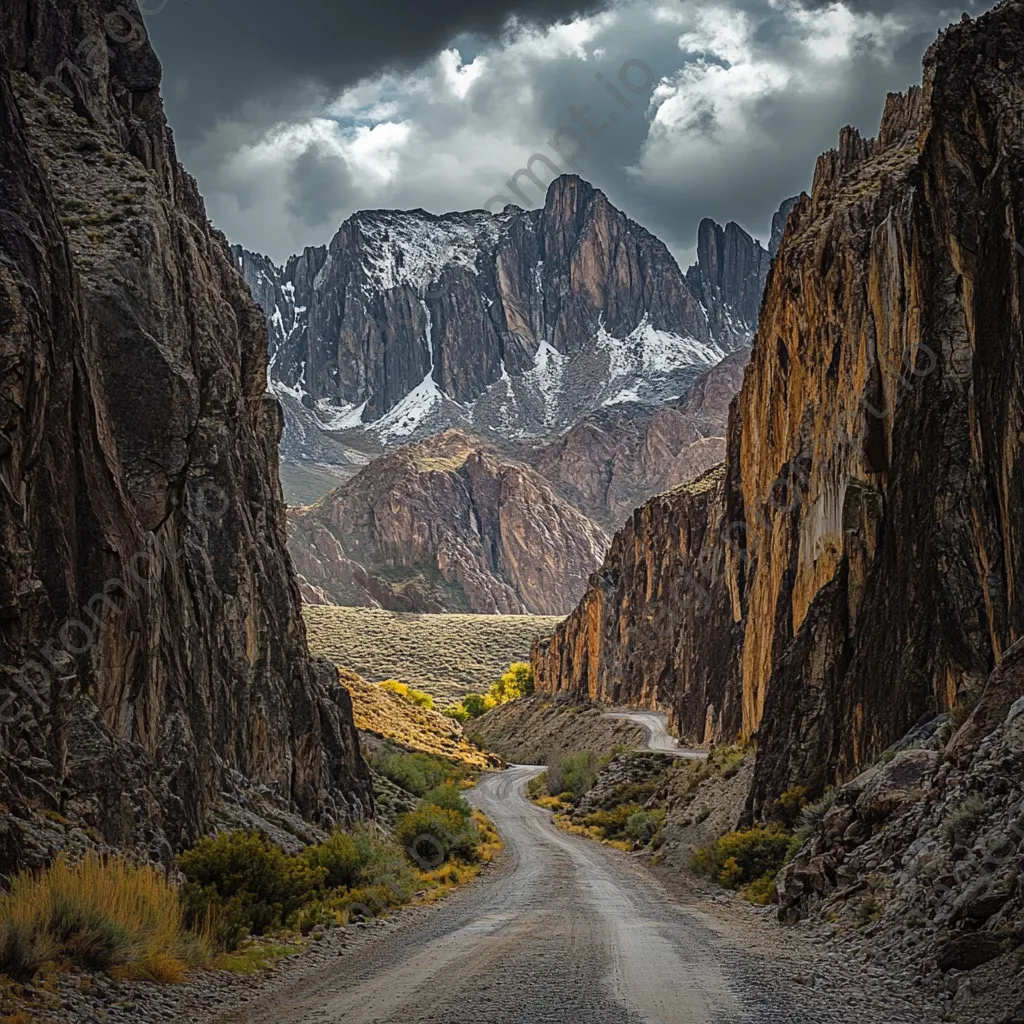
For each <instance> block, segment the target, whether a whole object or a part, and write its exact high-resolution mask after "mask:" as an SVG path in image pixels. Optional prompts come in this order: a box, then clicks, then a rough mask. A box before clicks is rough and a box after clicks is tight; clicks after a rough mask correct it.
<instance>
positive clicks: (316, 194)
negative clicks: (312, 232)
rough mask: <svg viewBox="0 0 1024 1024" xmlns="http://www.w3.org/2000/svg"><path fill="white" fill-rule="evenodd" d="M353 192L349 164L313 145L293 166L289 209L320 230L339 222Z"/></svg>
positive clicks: (302, 220)
mask: <svg viewBox="0 0 1024 1024" xmlns="http://www.w3.org/2000/svg"><path fill="white" fill-rule="evenodd" d="M351 191H352V176H351V174H350V173H349V170H348V167H347V166H346V165H345V161H344V160H342V159H341V158H340V157H339V156H338V155H337V154H336V153H331V152H329V151H328V150H326V149H324V148H323V147H322V146H317V145H313V146H310V147H309V148H308V149H306V150H305V151H304V152H303V153H302V154H301V155H300V156H299V157H298V158H297V159H296V160H295V162H294V163H293V164H292V167H291V170H290V172H289V175H288V198H287V200H286V202H285V209H286V210H287V212H288V214H289V215H290V216H291V217H293V218H295V219H296V220H298V221H301V222H302V223H303V224H305V225H307V226H309V227H311V228H316V227H319V226H320V225H321V224H323V223H324V222H328V223H333V222H334V221H335V220H337V219H338V217H339V215H340V211H341V210H343V209H344V207H345V200H346V199H347V197H348V195H349V194H350V193H351Z"/></svg>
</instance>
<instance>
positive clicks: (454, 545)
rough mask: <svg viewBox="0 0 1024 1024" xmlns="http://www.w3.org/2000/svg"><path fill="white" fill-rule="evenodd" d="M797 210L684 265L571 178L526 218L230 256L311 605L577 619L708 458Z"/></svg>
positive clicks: (705, 233)
mask: <svg viewBox="0 0 1024 1024" xmlns="http://www.w3.org/2000/svg"><path fill="white" fill-rule="evenodd" d="M793 202H795V200H793V201H790V202H788V203H786V204H784V206H783V208H782V210H780V213H779V215H778V217H777V218H776V225H775V231H774V232H773V238H772V241H771V243H770V246H769V249H765V248H764V247H763V246H762V245H761V244H760V243H759V242H757V241H756V240H755V239H753V238H751V237H750V236H749V235H748V234H747V233H746V232H745V231H743V230H742V229H741V228H740V227H739V226H738V225H736V224H732V223H730V224H728V225H726V226H725V227H721V226H720V225H718V224H716V223H714V222H713V221H711V220H705V221H703V222H702V223H701V225H700V228H699V231H698V238H697V263H696V264H695V265H694V266H693V267H691V268H690V269H689V271H687V272H686V273H685V274H684V273H683V272H682V271H681V270H680V269H679V266H678V264H677V263H676V261H675V260H674V259H673V257H672V256H671V254H670V253H669V252H668V249H667V248H666V247H665V245H664V244H663V243H662V242H660V241H659V240H658V239H657V238H655V237H654V236H653V235H651V234H650V233H649V232H647V231H646V230H645V229H644V228H642V227H641V226H640V225H638V224H636V223H635V222H634V221H632V220H630V219H629V218H628V217H626V216H625V215H624V214H623V213H622V212H621V211H619V210H617V209H616V208H615V207H614V206H612V205H611V203H609V201H608V199H607V197H606V196H605V195H604V194H603V193H602V192H601V191H600V190H598V189H595V188H593V187H592V186H591V185H589V184H588V183H587V182H585V181H583V180H582V179H580V178H579V177H577V176H575V175H564V176H562V177H559V178H557V179H555V180H554V181H553V182H552V183H551V185H550V187H549V189H548V192H547V196H546V201H545V204H544V206H543V208H541V209H538V210H535V211H530V212H527V211H524V210H521V209H519V208H517V207H512V206H510V207H507V208H506V209H505V210H504V211H503V212H502V213H500V214H497V215H490V214H486V213H483V212H471V213H459V214H447V215H444V216H434V215H432V214H428V213H425V212H424V211H422V210H414V211H407V212H401V211H385V210H376V211H368V212H361V213H357V214H355V215H353V216H352V217H351V218H349V220H347V221H346V222H345V224H343V225H342V227H341V229H340V230H339V232H338V234H337V235H336V236H335V238H334V239H333V240H332V242H331V244H330V246H329V247H322V248H310V249H307V250H305V252H304V253H303V254H302V255H301V256H296V257H293V258H292V259H291V260H289V261H288V262H287V263H286V265H285V266H284V267H278V266H275V265H274V264H273V263H272V262H271V261H270V260H268V259H267V258H266V257H263V256H259V255H256V254H253V253H250V252H247V251H246V250H244V249H242V248H240V247H237V246H236V247H235V248H234V249H233V255H234V258H235V259H236V260H237V261H238V265H239V268H240V270H241V271H242V273H243V275H244V276H245V278H246V280H247V281H248V282H249V285H250V287H251V289H252V291H253V294H254V296H255V297H256V298H257V300H258V301H259V302H260V304H261V306H262V308H263V310H264V312H265V313H266V314H267V327H268V336H269V368H268V387H269V390H270V392H271V393H272V394H273V395H274V396H275V397H277V398H278V399H279V400H280V401H281V404H282V407H283V409H284V412H285V430H284V437H283V441H282V479H283V481H284V483H285V489H286V497H287V498H289V499H291V503H292V504H293V505H296V506H300V505H310V506H312V507H311V508H308V509H301V510H293V512H292V515H291V524H292V528H291V531H290V549H291V552H292V556H293V559H294V561H295V563H296V565H297V567H298V569H299V572H300V575H301V577H302V580H303V585H304V594H305V596H306V599H307V600H310V601H333V602H337V603H346V604H358V605H368V606H371V607H372V606H381V607H385V608H389V609H393V610H413V611H440V610H446V611H457V610H462V611H474V612H503V611H504V612H538V613H543V614H561V613H565V612H567V611H569V609H570V608H571V607H572V605H573V604H574V603H575V601H576V600H577V599H578V598H579V597H580V596H581V594H582V592H583V588H584V586H585V583H586V579H587V577H588V576H589V574H590V572H592V571H593V570H594V569H595V568H596V567H597V565H598V564H600V561H601V558H602V557H603V555H604V552H605V550H606V548H607V543H608V537H607V534H608V533H610V532H611V531H613V530H614V529H616V528H617V527H618V526H619V525H620V524H621V522H622V520H623V519H624V518H625V517H626V516H627V515H628V514H629V513H630V512H631V511H632V509H633V508H634V507H635V506H636V505H638V504H641V503H642V502H643V501H645V500H646V499H647V498H648V497H650V496H651V495H652V494H655V493H658V492H659V491H662V490H665V489H667V488H670V487H672V486H675V485H677V484H679V483H681V482H683V481H685V480H688V479H692V478H693V477H694V476H696V475H698V474H699V473H700V472H702V471H704V470H705V469H707V468H708V467H710V466H711V465H714V464H715V463H716V462H718V461H720V460H721V458H722V457H723V454H724V436H725V426H726V419H727V416H728V406H729V402H730V401H731V399H732V397H733V395H734V394H735V393H736V391H737V390H738V389H739V384H740V381H741V379H742V371H743V367H744V365H745V364H746V360H747V358H748V356H749V342H750V340H751V338H752V336H753V332H754V330H755V327H756V321H757V312H758V307H759V303H760V297H761V294H762V292H763V288H764V282H765V279H766V277H767V273H768V268H769V266H770V263H771V255H772V250H773V249H774V247H775V246H776V245H777V243H778V234H779V232H780V231H781V228H780V225H781V224H782V223H783V222H784V218H785V216H786V213H787V212H788V210H789V208H790V207H791V206H792V203H793ZM410 443H412V444H413V447H412V448H411V449H410V450H409V451H408V452H406V451H403V450H402V445H403V444H410ZM353 476H354V477H355V479H351V478H352V477H353ZM485 480H486V483H485ZM328 491H329V492H330V493H325V492H328ZM356 524H359V525H358V527H357V525H356ZM530 543H536V544H539V545H541V547H542V548H543V549H544V558H545V559H546V560H547V562H548V568H547V569H546V570H544V571H540V570H539V565H538V563H537V561H536V557H533V558H531V557H526V558H525V560H524V553H525V550H526V547H528V546H529V544H530ZM516 552H518V553H516ZM531 562H532V569H529V570H528V571H527V566H528V565H529V564H531ZM470 565H472V569H470V568H469V566H470Z"/></svg>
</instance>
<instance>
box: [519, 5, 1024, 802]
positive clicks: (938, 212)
mask: <svg viewBox="0 0 1024 1024" xmlns="http://www.w3.org/2000/svg"><path fill="white" fill-rule="evenodd" d="M1022 44H1024V5H1022V4H1021V3H1020V2H1019V0H1013V2H1004V3H1002V4H1000V5H999V6H998V7H996V8H995V9H994V10H993V11H992V12H990V13H989V14H987V15H985V16H984V17H981V18H979V19H978V20H976V21H972V20H970V19H969V18H966V16H965V20H964V21H963V22H962V23H960V24H957V25H955V26H953V27H951V28H950V29H949V30H947V31H946V32H944V33H943V34H942V36H941V37H940V39H939V40H938V42H937V43H936V44H935V45H934V46H933V47H932V48H931V49H930V50H929V52H928V54H927V56H926V59H925V64H924V84H923V87H921V88H913V89H911V90H910V91H909V92H908V93H907V94H903V95H890V97H889V98H888V101H887V103H886V106H885V111H884V114H883V118H882V125H881V130H880V132H879V134H878V137H877V138H874V139H865V138H862V137H861V136H860V135H859V134H858V133H857V132H856V131H855V130H854V129H852V128H847V129H844V130H843V132H842V134H841V136H840V140H839V147H838V148H837V149H836V150H833V151H831V152H829V153H827V154H825V155H824V156H823V157H822V158H821V159H820V160H819V161H818V164H817V168H816V172H815V176H814V185H813V189H812V191H811V193H810V194H809V195H807V194H805V195H803V196H801V197H800V199H799V200H798V201H797V202H796V204H795V205H794V206H793V208H792V210H791V212H789V214H788V219H787V223H786V228H785V233H784V237H783V238H782V239H781V244H780V245H779V248H778V252H777V255H776V257H775V259H774V261H773V264H772V269H771V272H770V274H769V277H768V282H767V287H766V291H765V296H764V301H763V304H762V307H761V313H760V324H759V328H758V333H757V336H756V339H755V342H754V346H753V355H752V357H751V362H750V364H749V366H748V367H747V370H746V373H745V377H744V383H743V388H742V390H741V392H740V394H739V396H738V398H737V399H736V401H735V403H734V405H733V408H732V412H731V417H730V425H729V431H728V437H727V443H726V461H725V465H724V469H723V471H722V473H721V475H720V477H709V478H706V479H705V486H704V488H703V494H700V495H696V494H693V493H692V492H677V493H675V494H670V495H667V496H665V497H661V498H657V499H654V500H652V501H651V502H650V503H649V504H648V505H647V506H645V508H644V509H642V510H641V511H640V512H638V513H637V514H636V515H635V516H634V518H633V519H632V520H631V521H630V523H629V524H628V525H627V526H626V528H625V530H624V531H623V533H621V534H620V535H619V536H618V537H616V539H615V540H614V541H613V544H612V547H611V549H610V552H609V556H608V558H607V560H606V563H605V565H604V567H603V568H602V569H601V570H600V571H599V572H598V573H597V574H595V576H594V578H593V580H592V583H591V587H590V590H589V591H588V594H587V595H586V596H585V597H584V599H583V602H582V604H581V605H580V606H579V607H578V608H577V609H576V611H575V612H574V613H573V614H572V615H571V616H570V618H569V619H568V620H567V622H566V623H565V624H564V625H563V626H562V627H561V628H560V629H559V631H558V633H557V634H556V636H555V637H554V638H553V639H552V640H551V641H549V642H547V643H546V644H542V645H539V646H538V647H537V649H536V650H535V654H534V662H535V667H536V669H537V671H538V676H539V679H540V682H541V686H542V688H543V689H545V690H549V691H554V690H578V691H586V692H588V693H590V694H592V695H594V696H596V697H598V698H602V699H614V700H616V701H620V702H626V703H642V704H653V703H655V702H660V703H663V704H665V705H668V706H669V707H671V708H672V711H673V715H674V718H675V721H676V723H677V725H678V727H679V729H680V732H681V734H682V735H683V736H685V737H686V738H687V739H689V740H691V741H699V740H703V741H708V740H712V739H715V740H725V739H730V740H735V739H753V740H756V743H757V766H756V771H755V779H754V783H753V789H752V793H751V798H750V805H749V810H748V813H749V814H751V815H755V816H756V815H759V814H760V813H761V812H762V810H763V809H765V808H766V807H767V806H768V804H769V803H770V802H771V801H772V800H773V799H774V798H775V797H777V796H778V795H779V794H780V793H781V792H782V791H784V790H785V789H787V788H789V787H790V786H792V785H794V784H796V783H800V784H803V785H806V786H808V787H810V789H811V790H812V791H821V790H822V789H824V788H825V787H826V786H827V785H830V784H832V783H835V782H836V781H838V780H842V779H843V778H845V777H848V776H849V775H850V774H852V773H853V772H855V771H856V770H857V768H858V766H860V765H863V764H865V763H869V762H871V761H872V760H874V759H875V758H877V757H878V756H879V754H880V753H881V752H882V751H883V750H885V749H886V748H887V747H889V745H890V744H892V743H893V742H895V741H897V740H898V739H899V738H900V737H901V736H902V735H904V734H905V733H906V732H907V731H908V730H909V729H910V728H911V727H912V726H913V725H914V724H915V723H916V722H917V721H918V720H920V719H921V718H922V716H925V717H927V716H934V715H936V714H938V713H940V712H942V711H944V710H946V709H948V708H950V707H952V706H953V705H954V704H956V703H957V702H958V701H959V700H962V699H964V698H969V697H970V695H971V694H972V693H973V692H976V691H979V690H980V689H981V688H982V687H983V686H984V684H985V680H986V679H987V678H988V676H989V674H990V673H991V672H992V670H993V669H994V668H996V667H997V666H998V665H999V663H1000V661H1001V659H1002V657H1003V655H1004V652H1005V651H1006V650H1007V649H1008V648H1009V646H1010V645H1011V644H1012V643H1013V642H1014V641H1016V640H1018V639H1019V638H1020V636H1021V634H1022V632H1024V605H1022V597H1021V579H1022V578H1024V576H1022V573H1024V564H1022V559H1024V554H1022V551H1024V547H1022V539H1024V538H1022V537H1021V524H1022V522H1024V518H1022V515H1021V509H1022V507H1024V473H1022V467H1021V461H1020V451H1021V441H1022V439H1024V434H1022V427H1024V407H1022V406H1024V381H1022V360H1024V345H1022V332H1021V329H1022V324H1021V306H1022V299H1024V295H1022V274H1021V272H1022V267H1024V244H1021V242H1020V241H1019V240H1020V237H1021V233H1022V230H1024V226H1022V220H1021V217H1022V210H1024V185H1022V177H1024V156H1022V153H1024V149H1022V147H1024V130H1022V128H1021V123H1020V116H1019V111H1020V109H1021V99H1022V84H1021V83H1022V82H1024V75H1022V71H1024V67H1022V57H1021V54H1022V52H1024V48H1022ZM666 608H668V609H670V613H669V614H666V613H665V609H666ZM645 622H654V623H659V622H660V623H661V625H656V626H655V628H653V630H652V629H647V630H646V631H645V629H644V623H645ZM641 632H645V633H646V635H645V637H644V641H643V642H642V643H637V642H635V641H634V639H633V638H634V636H636V635H638V633H641Z"/></svg>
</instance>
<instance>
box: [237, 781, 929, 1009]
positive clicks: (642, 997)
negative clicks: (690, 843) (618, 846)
mask: <svg viewBox="0 0 1024 1024" xmlns="http://www.w3.org/2000/svg"><path fill="white" fill-rule="evenodd" d="M540 771H541V769H540V768H534V767H523V766H514V767H512V768H510V769H509V770H508V771H505V772H503V773H501V774H495V775H489V776H485V777H484V778H483V779H482V780H481V782H480V785H479V786H478V788H477V789H476V790H474V791H473V792H472V793H471V794H470V796H471V799H472V801H473V802H474V803H475V804H476V805H477V806H478V807H480V808H481V809H482V810H483V811H484V812H485V813H486V814H488V815H489V816H490V817H491V818H492V819H493V821H494V822H495V823H496V824H497V826H498V828H499V829H500V830H501V833H502V835H503V836H504V838H505V843H506V849H505V852H504V853H503V854H502V856H501V857H500V858H499V861H498V862H497V867H496V868H495V869H494V870H492V871H490V872H489V873H488V874H487V875H486V876H485V877H483V878H482V879H481V880H479V881H478V882H475V883H472V884H471V885H469V886H467V887H466V888H465V889H463V890H461V891H460V892H458V893H456V894H455V895H453V896H452V897H450V898H449V899H448V900H445V901H444V902H443V903H441V904H440V905H438V906H437V907H435V908H433V910H432V911H431V912H430V913H428V914H425V915H423V914H420V915H417V914H412V915H410V916H409V919H408V920H407V921H406V922H405V923H404V924H403V923H402V922H401V916H400V919H399V923H398V924H397V925H395V926H392V927H390V928H385V929H381V931H380V934H379V935H374V936H373V940H372V941H370V942H367V943H365V944H363V945H360V946H358V947H357V948H356V949H354V950H351V951H348V952H345V953H343V954H342V955H340V956H339V957H338V958H337V960H336V962H335V963H333V964H329V965H324V964H319V965H317V966H316V967H315V968H314V969H311V970H307V971H296V972H295V973H294V974H286V975H285V976H283V977H282V978H281V983H280V984H279V985H275V987H274V988H273V989H272V990H271V991H269V992H264V993H259V994H256V993H254V996H255V998H254V999H253V1000H252V1001H251V1002H249V1004H248V1005H247V1006H246V1007H245V1009H244V1010H242V1011H236V1012H235V1013H230V1014H227V1015H225V1016H222V1017H220V1018H219V1020H220V1021H222V1022H224V1024H241V1022H246V1024H342V1022H344V1024H370V1022H375V1024H414V1022H424V1024H426V1022H430V1024H542V1022H557V1024H577V1022H578V1024H642V1022H649V1024H780V1022H781V1024H924V1022H925V1020H926V1019H927V1020H928V1024H934V1022H933V1019H932V1018H925V1017H923V1016H918V1015H916V1014H917V1012H918V1011H915V1010H914V1009H913V1008H911V1007H910V1006H908V1005H904V1004H903V1003H902V1002H901V1001H899V1000H896V998H895V997H894V996H893V995H891V994H885V993H883V992H882V991H881V990H880V989H879V990H877V991H876V990H875V989H874V988H873V987H872V988H867V989H865V988H864V987H863V979H860V980H859V981H856V982H855V981H851V980H850V979H847V978H845V977H842V976H832V975H829V974H828V971H827V970H825V968H824V966H823V964H822V962H821V961H820V958H819V956H818V953H817V951H816V950H814V949H813V948H808V949H806V950H805V951H803V954H802V955H803V956H804V959H803V960H801V953H800V950H799V949H798V947H799V946H800V942H801V941H803V940H799V941H798V937H797V936H795V935H790V934H788V933H785V934H784V936H783V938H782V940H781V941H780V942H779V943H778V946H779V951H778V953H776V952H774V947H771V948H772V950H773V951H772V952H771V953H766V952H765V950H766V946H765V944H764V942H763V941H754V942H751V943H750V944H749V946H748V943H746V942H745V941H743V937H742V932H737V929H736V927H735V922H733V923H732V924H729V925H728V926H724V925H723V924H722V923H721V922H720V921H718V920H716V917H715V916H714V912H715V905H714V904H713V903H707V904H704V905H703V906H706V907H707V909H708V911H710V912H705V910H704V909H702V905H696V904H695V905H687V904H686V903H685V902H680V901H678V900H676V899H674V898H673V897H672V896H670V895H669V893H668V892H667V891H666V890H665V889H664V888H663V887H662V886H661V885H660V884H659V883H658V882H657V881H656V880H655V879H654V878H653V877H652V876H651V875H650V874H649V873H648V872H646V871H645V870H644V869H642V868H641V867H639V866H637V865H636V864H634V863H633V861H632V860H631V858H630V857H628V856H627V855H626V854H623V853H622V852H621V851H617V850H612V849H609V848H608V847H605V846H602V845H600V844H598V843H595V842H593V841H590V840H586V839H581V838H578V837H576V836H572V835H569V834H567V833H564V832H560V831H558V830H557V829H556V828H555V827H554V826H553V824H552V823H551V820H550V815H549V814H548V813H547V812H545V811H543V810H541V809H540V808H537V807H535V806H534V805H532V804H530V803H529V802H528V801H527V800H526V799H525V796H524V793H523V789H524V786H525V784H526V782H527V780H528V779H530V778H531V777H532V776H534V775H536V774H537V773H538V772H540ZM747 925H748V927H750V928H755V929H757V930H758V933H759V939H763V938H764V932H765V931H766V930H767V929H768V928H769V926H768V925H766V924H763V923H761V922H757V921H751V922H747ZM780 934H782V933H780ZM753 948H756V949H757V950H758V951H757V952H753V951H752V949H753ZM808 965H810V966H808ZM801 970H806V971H807V972H808V973H806V974H801V973H800V972H801ZM894 1000H895V1001H894Z"/></svg>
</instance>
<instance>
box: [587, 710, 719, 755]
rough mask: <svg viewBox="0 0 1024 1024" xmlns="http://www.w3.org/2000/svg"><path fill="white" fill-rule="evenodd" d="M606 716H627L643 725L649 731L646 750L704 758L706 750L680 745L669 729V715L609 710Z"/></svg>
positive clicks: (631, 720) (706, 753) (655, 712)
mask: <svg viewBox="0 0 1024 1024" xmlns="http://www.w3.org/2000/svg"><path fill="white" fill-rule="evenodd" d="M605 718H625V719H627V720H628V721H630V722H636V724H637V725H640V726H643V728H644V730H645V731H646V733H647V742H646V744H644V749H645V750H655V751H657V752H658V753H660V754H675V755H676V756H677V757H692V758H704V757H707V756H708V752H707V751H706V750H687V749H686V748H685V747H680V746H679V743H678V741H677V740H676V738H675V737H674V736H673V735H672V734H671V733H670V732H669V731H668V715H665V714H662V713H661V712H658V711H609V712H607V713H606V714H605Z"/></svg>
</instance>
